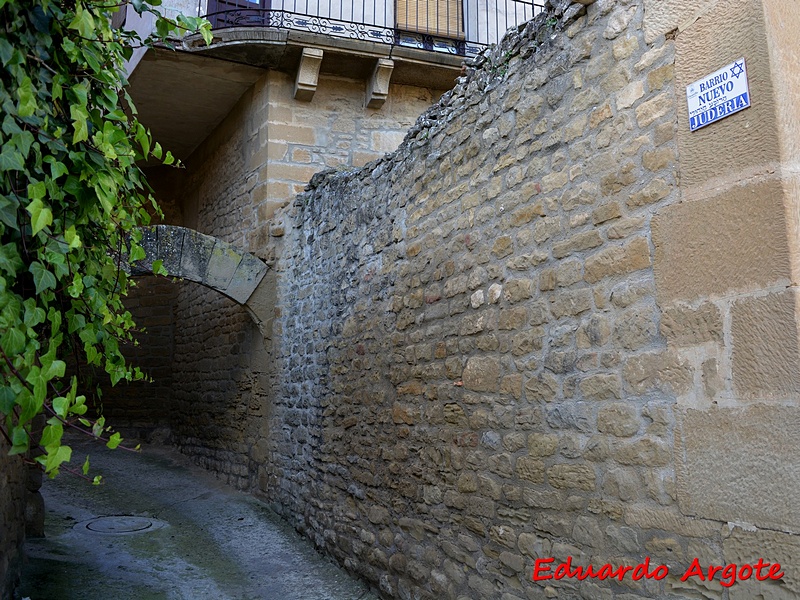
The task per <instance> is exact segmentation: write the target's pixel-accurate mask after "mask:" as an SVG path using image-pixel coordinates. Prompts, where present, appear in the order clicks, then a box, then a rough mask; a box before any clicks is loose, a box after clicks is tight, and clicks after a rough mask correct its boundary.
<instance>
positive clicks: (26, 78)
mask: <svg viewBox="0 0 800 600" xmlns="http://www.w3.org/2000/svg"><path fill="white" fill-rule="evenodd" d="M117 1H118V0H16V1H15V0H0V65H2V68H0V107H1V109H2V110H0V120H1V122H0V373H2V383H1V386H0V436H2V437H3V438H5V441H6V442H7V445H8V447H9V448H10V453H11V454H16V455H20V456H21V457H22V458H23V459H24V460H28V461H31V460H35V461H36V462H37V463H39V464H40V465H41V468H42V469H44V471H45V472H46V473H47V474H48V475H50V476H55V475H56V474H57V473H58V472H59V469H60V468H63V469H65V470H70V471H72V472H75V473H78V474H80V472H79V471H78V469H76V468H72V467H70V466H69V465H68V464H67V463H69V462H70V460H71V458H72V450H71V449H70V447H69V446H68V445H67V444H66V443H64V441H63V440H62V436H63V433H64V431H65V429H67V428H75V429H78V430H80V431H82V432H84V433H85V434H86V435H88V436H91V437H93V438H97V439H99V440H101V441H102V442H104V443H105V444H106V445H107V446H108V447H110V448H115V447H117V446H119V445H120V442H121V441H122V440H121V438H120V435H119V433H114V432H113V431H112V430H111V429H110V427H108V426H107V424H106V423H105V420H104V418H103V417H102V416H100V417H96V416H91V414H92V412H91V411H90V410H89V408H88V406H87V395H88V396H90V397H91V395H92V394H99V387H98V386H99V383H98V382H94V383H89V382H87V379H86V378H84V377H83V376H82V374H83V373H85V372H87V370H95V371H100V372H103V371H104V372H105V373H106V374H107V377H108V378H109V379H110V381H111V383H112V384H116V383H118V382H119V381H122V380H128V381H130V380H135V379H142V378H143V374H142V372H141V371H140V370H139V369H137V368H135V367H133V366H132V365H131V364H129V362H128V361H127V360H126V359H125V357H124V356H123V354H122V351H121V348H122V346H123V345H124V344H127V343H131V342H132V339H133V333H134V331H135V329H134V322H133V320H132V318H131V314H130V312H129V311H127V310H126V309H125V306H124V305H123V298H124V296H125V294H126V292H127V290H128V288H129V286H130V284H131V283H130V281H129V279H128V276H127V275H126V272H125V268H124V267H125V264H129V263H132V262H134V261H136V260H139V259H141V258H144V251H143V250H142V248H141V246H140V244H139V241H140V239H141V234H140V233H138V229H137V228H138V227H140V226H142V225H146V224H147V223H148V222H149V220H150V215H151V214H158V207H157V205H156V203H155V201H154V199H153V197H152V193H151V191H152V190H151V189H150V188H149V186H148V185H147V182H146V180H145V178H144V176H143V173H142V171H141V170H140V168H139V166H138V165H140V164H142V163H143V162H145V161H150V162H151V163H152V162H153V161H160V162H162V163H164V164H172V163H174V160H173V157H172V156H171V155H170V153H169V152H164V151H163V150H162V148H161V146H160V145H159V144H158V143H157V142H154V141H153V139H152V137H151V135H150V132H149V131H148V130H147V128H146V127H144V126H143V125H142V124H141V123H140V122H139V121H138V120H137V117H136V109H135V107H134V105H133V102H132V101H131V98H130V97H129V95H128V93H127V92H126V84H127V81H126V77H125V70H124V61H125V60H126V59H128V58H130V56H131V55H132V52H133V50H134V49H135V48H136V47H137V46H141V45H143V44H144V45H148V46H152V45H153V44H157V43H166V44H168V45H169V38H170V36H175V35H180V34H182V33H185V32H186V31H191V32H196V31H199V32H200V33H202V35H203V37H204V38H205V39H206V42H207V43H208V42H210V25H209V23H208V22H207V21H205V20H202V19H198V18H192V17H178V19H177V20H168V19H165V18H163V17H162V16H161V15H160V13H159V12H158V10H157V8H154V6H157V5H159V4H160V0H151V1H150V3H149V4H146V3H145V2H143V1H142V0H132V2H131V6H132V7H133V8H134V9H135V11H136V12H138V13H139V14H142V13H144V12H152V13H154V14H155V15H156V21H155V33H154V35H153V36H150V37H148V38H145V39H141V38H140V36H139V35H138V34H137V33H135V32H134V31H130V30H127V29H125V28H124V27H121V28H115V27H114V26H112V17H113V15H114V13H116V12H117V11H119V10H126V6H125V5H126V4H127V1H123V2H121V3H120V4H116V3H115V2H117ZM156 267H157V268H159V265H156ZM38 415H44V417H38ZM35 447H38V448H39V450H38V451H34V452H31V450H32V449H34V448H35ZM32 457H33V458H32ZM88 470H89V463H88V458H87V460H86V461H85V462H84V463H83V468H82V475H83V476H86V475H87V473H88ZM96 481H97V478H95V482H96Z"/></svg>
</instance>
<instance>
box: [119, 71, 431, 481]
mask: <svg viewBox="0 0 800 600" xmlns="http://www.w3.org/2000/svg"><path fill="white" fill-rule="evenodd" d="M293 91H294V81H293V80H292V79H291V78H290V77H289V76H287V75H286V74H283V73H280V72H277V71H267V72H265V75H264V77H263V78H262V79H261V80H260V81H259V82H257V83H256V84H255V86H253V88H251V89H250V90H248V92H246V93H245V95H244V96H243V97H242V98H241V99H240V101H239V102H238V104H237V105H236V107H235V108H234V109H233V110H232V111H231V113H230V114H229V115H228V116H227V117H226V119H225V120H224V121H223V123H222V124H221V125H220V126H219V127H218V128H217V129H216V130H215V131H214V132H213V133H212V134H211V135H210V136H209V138H208V139H207V140H206V141H205V142H204V143H203V144H202V145H201V146H200V147H199V148H198V150H197V151H196V152H195V153H194V154H193V155H192V156H191V157H190V159H189V160H187V161H186V169H185V171H184V172H182V173H181V174H180V176H177V177H176V176H175V174H174V172H172V173H170V172H164V171H163V170H160V171H157V172H154V173H151V175H154V177H151V178H150V179H151V181H152V182H153V184H154V187H155V189H156V196H157V198H158V199H159V202H160V203H161V204H162V205H164V206H166V208H165V212H166V219H165V222H166V223H169V224H180V225H186V226H188V227H191V228H194V229H196V230H198V231H200V232H202V233H207V234H210V235H213V236H215V237H218V238H220V239H222V240H224V241H226V242H229V243H232V244H234V245H236V246H237V247H238V248H241V249H243V250H247V251H250V252H253V253H254V254H256V255H258V256H259V257H261V258H262V259H264V260H266V261H267V262H268V263H270V264H271V263H272V262H273V261H274V251H273V249H272V247H273V244H272V243H271V240H274V239H278V237H277V236H280V235H282V231H283V225H282V222H281V221H280V220H279V219H275V218H274V214H275V211H276V210H278V209H279V208H281V207H282V206H285V205H286V204H287V203H288V202H289V201H290V199H291V198H293V197H294V195H295V194H296V193H297V192H299V191H302V189H303V187H304V186H305V184H306V183H307V181H308V179H310V178H311V176H312V175H313V174H314V173H315V172H317V171H319V170H320V169H323V168H325V167H337V168H342V169H345V168H351V167H353V166H354V165H363V164H364V163H366V162H367V161H368V160H371V159H373V158H375V157H378V156H382V155H383V153H385V152H390V151H392V150H394V149H395V148H396V147H397V145H398V144H399V143H400V141H401V140H402V137H403V135H404V132H405V131H406V130H407V129H408V127H409V126H410V125H411V124H413V122H414V121H415V119H416V118H417V117H418V116H419V114H420V113H422V111H423V110H425V108H427V107H428V106H429V105H430V103H431V101H432V99H433V97H434V92H433V91H432V90H428V89H424V88H416V87H411V86H402V85H393V86H391V89H390V93H389V97H388V99H387V101H386V103H385V104H384V105H383V107H382V108H381V109H380V110H374V109H367V108H364V106H363V104H364V83H363V82H358V81H353V80H349V79H346V78H341V77H332V76H325V75H322V76H320V81H319V85H318V87H317V91H316V94H315V95H314V98H313V100H312V101H311V102H310V103H308V102H300V101H296V100H294V99H293ZM268 277H273V278H274V275H269V276H268ZM165 284H166V285H173V287H172V290H173V292H172V294H173V295H172V296H163V300H164V302H162V303H160V304H159V303H158V302H157V300H156V297H157V296H159V295H161V294H162V292H164V293H168V290H167V289H166V288H165V287H164V286H165ZM273 287H274V286H273ZM131 308H132V311H133V312H134V314H135V316H136V317H137V319H139V320H140V321H141V322H142V323H143V324H144V325H146V326H148V324H150V325H149V326H148V333H147V334H146V335H145V336H144V337H143V338H142V344H143V346H142V348H143V350H144V357H145V360H146V365H145V366H149V367H151V368H150V370H149V371H148V372H149V373H150V374H151V375H152V376H153V378H154V379H155V380H156V387H155V388H153V387H151V386H148V385H134V386H129V388H127V389H121V392H117V391H113V392H110V393H109V394H107V397H109V398H110V399H109V400H108V401H107V402H106V405H107V410H108V411H110V413H111V414H115V415H117V416H118V417H119V420H120V421H121V422H122V423H123V424H128V423H130V424H134V421H135V418H134V417H135V414H132V413H131V411H130V409H131V407H132V406H133V404H132V403H134V402H135V397H136V395H137V394H138V395H139V396H140V397H144V398H145V399H146V401H145V402H144V403H143V406H144V407H145V410H146V411H148V412H150V411H152V412H151V418H152V419H153V420H154V421H158V422H157V423H155V425H160V424H167V425H169V427H170V430H171V432H172V440H173V441H174V442H175V443H176V444H177V445H178V447H179V448H180V449H181V450H182V451H184V452H186V453H188V454H191V455H193V456H194V457H196V458H197V460H198V462H200V463H201V464H203V465H204V466H205V467H207V468H209V469H211V470H213V471H215V472H217V473H218V474H220V476H221V477H222V478H224V479H225V480H226V481H228V482H229V483H230V484H232V485H235V486H237V487H239V488H243V489H248V488H259V489H267V483H266V481H267V478H266V465H268V464H269V463H270V462H271V460H270V458H269V456H268V450H269V447H268V444H267V440H268V439H269V433H268V427H269V423H270V421H269V410H270V406H271V405H270V402H269V399H270V397H271V391H270V390H271V389H272V386H273V383H272V382H273V379H274V364H275V361H274V360H273V359H272V358H271V352H272V346H271V340H270V339H268V338H267V339H264V337H263V336H262V335H261V333H260V332H259V330H258V328H257V327H256V326H255V325H254V323H253V322H252V320H251V318H250V316H249V315H248V314H247V312H246V310H245V309H244V308H243V307H242V306H239V305H237V304H235V303H234V302H232V301H230V300H228V299H226V298H224V297H222V296H221V295H220V294H219V293H217V292H214V291H211V290H208V289H206V288H203V287H201V286H199V285H197V284H193V283H188V282H179V283H177V284H173V283H172V282H166V281H164V280H162V281H161V282H156V280H154V279H153V278H146V279H143V280H141V283H140V286H139V289H138V290H136V291H135V293H134V294H133V296H132V304H131ZM170 312H171V313H173V317H174V321H172V322H171V324H170V325H167V324H166V323H164V324H162V322H161V319H162V317H165V316H166V315H167V314H168V313H170ZM167 327H169V328H170V329H169V331H167V329H166V328H167ZM151 348H152V349H154V350H155V352H154V353H153V356H146V355H147V354H148V352H149V349H151ZM167 354H168V355H169V357H171V359H170V358H169V357H168V356H167ZM162 359H163V361H162V362H159V361H161V360H162ZM162 389H164V390H168V393H167V392H165V394H164V395H162V394H161V390H162ZM151 390H152V394H151ZM120 393H121V394H122V395H123V396H122V397H120ZM128 399H130V400H131V402H129V401H128ZM136 412H140V411H136ZM151 428H152V425H151V426H147V425H146V424H145V429H151ZM140 429H142V428H141V427H140Z"/></svg>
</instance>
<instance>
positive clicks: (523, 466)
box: [517, 456, 544, 483]
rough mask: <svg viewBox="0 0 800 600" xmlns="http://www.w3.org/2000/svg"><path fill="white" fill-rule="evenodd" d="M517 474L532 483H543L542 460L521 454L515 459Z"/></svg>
mask: <svg viewBox="0 0 800 600" xmlns="http://www.w3.org/2000/svg"><path fill="white" fill-rule="evenodd" d="M517 476H518V477H519V478H520V479H525V480H526V481H531V482H533V483H544V462H543V461H541V460H537V459H535V458H531V457H527V456H521V457H520V458H518V459H517Z"/></svg>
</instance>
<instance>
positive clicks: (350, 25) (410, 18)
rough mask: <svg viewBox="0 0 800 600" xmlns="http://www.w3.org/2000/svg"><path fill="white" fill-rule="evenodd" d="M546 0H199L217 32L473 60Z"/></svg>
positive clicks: (527, 17)
mask: <svg viewBox="0 0 800 600" xmlns="http://www.w3.org/2000/svg"><path fill="white" fill-rule="evenodd" d="M543 4H544V0H199V4H198V11H197V12H198V14H199V15H203V16H206V17H207V18H208V19H209V20H210V21H211V24H212V27H213V28H214V29H224V28H228V27H271V28H276V29H291V30H297V31H308V32H312V33H320V34H324V35H330V36H334V37H343V38H350V39H359V40H366V41H370V42H377V43H381V44H390V45H397V46H406V47H411V48H421V49H425V50H431V51H438V52H446V53H450V54H459V55H474V54H477V53H478V52H480V51H481V50H482V49H483V48H485V47H486V46H487V45H489V44H494V43H496V42H498V41H499V40H500V38H502V37H503V34H504V33H505V32H506V31H507V30H508V29H509V28H510V27H514V26H516V25H519V24H520V23H524V22H525V21H528V20H530V19H532V18H533V17H534V16H536V15H537V14H538V13H539V12H540V11H541V10H542V9H543Z"/></svg>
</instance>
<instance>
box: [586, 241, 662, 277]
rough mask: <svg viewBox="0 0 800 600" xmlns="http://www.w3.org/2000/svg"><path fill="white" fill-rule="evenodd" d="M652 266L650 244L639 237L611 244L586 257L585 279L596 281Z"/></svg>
mask: <svg viewBox="0 0 800 600" xmlns="http://www.w3.org/2000/svg"><path fill="white" fill-rule="evenodd" d="M649 266H650V244H649V242H648V240H647V238H646V237H637V238H634V239H633V240H631V241H630V242H628V243H626V244H623V245H622V246H609V247H607V248H603V249H602V250H600V251H599V252H596V253H595V254H593V255H592V256H590V257H589V258H587V259H586V266H585V267H584V279H586V281H587V282H589V283H596V282H598V281H600V280H601V279H604V278H606V277H612V276H615V275H625V274H627V273H632V272H634V271H639V270H640V269H646V268H648V267H649Z"/></svg>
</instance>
